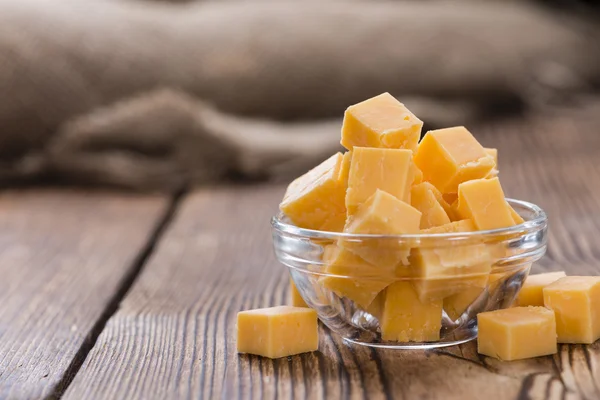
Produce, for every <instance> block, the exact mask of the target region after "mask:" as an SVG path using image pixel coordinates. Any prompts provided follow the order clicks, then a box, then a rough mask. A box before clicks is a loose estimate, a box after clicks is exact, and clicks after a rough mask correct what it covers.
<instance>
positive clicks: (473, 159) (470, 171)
mask: <svg viewBox="0 0 600 400" xmlns="http://www.w3.org/2000/svg"><path fill="white" fill-rule="evenodd" d="M414 161H415V164H417V167H419V168H420V169H421V171H423V179H424V180H425V181H427V182H431V183H432V184H433V185H434V186H435V187H437V188H438V189H439V190H440V191H441V192H442V193H456V192H457V190H458V185H459V184H461V183H462V182H465V181H469V180H471V179H478V178H485V177H486V176H487V175H488V173H489V172H490V171H491V170H492V168H494V166H495V163H494V160H493V159H492V157H490V156H489V155H488V154H487V153H486V152H485V150H484V149H483V147H482V146H481V145H480V144H479V142H477V140H476V139H475V138H474V137H473V135H472V134H471V132H469V131H468V130H467V129H466V128H465V127H463V126H458V127H454V128H447V129H439V130H435V131H429V132H427V134H425V137H423V140H422V141H421V143H420V144H419V148H418V150H417V152H416V153H415V158H414Z"/></svg>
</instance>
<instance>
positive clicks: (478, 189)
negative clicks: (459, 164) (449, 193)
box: [458, 178, 515, 230]
mask: <svg viewBox="0 0 600 400" xmlns="http://www.w3.org/2000/svg"><path fill="white" fill-rule="evenodd" d="M458 215H459V216H460V218H462V219H467V218H468V219H472V220H473V222H474V223H475V226H476V227H477V229H478V230H487V229H497V228H506V227H509V226H513V225H515V222H514V220H513V217H512V216H511V213H510V210H509V208H508V207H507V203H506V200H505V199H504V192H503V191H502V187H501V186H500V181H499V180H498V178H491V179H475V180H472V181H469V182H464V183H462V184H461V185H460V186H459V187H458Z"/></svg>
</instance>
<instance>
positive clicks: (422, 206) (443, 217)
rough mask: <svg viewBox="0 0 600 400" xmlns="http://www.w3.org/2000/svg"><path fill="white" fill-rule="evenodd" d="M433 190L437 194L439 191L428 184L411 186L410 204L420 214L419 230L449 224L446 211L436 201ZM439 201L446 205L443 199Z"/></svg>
mask: <svg viewBox="0 0 600 400" xmlns="http://www.w3.org/2000/svg"><path fill="white" fill-rule="evenodd" d="M434 190H435V191H436V192H437V193H439V191H438V190H437V189H436V188H435V187H434V186H433V185H432V184H430V183H429V182H423V183H420V184H418V185H415V186H413V187H412V189H411V192H410V194H411V198H410V203H411V205H412V206H413V207H414V208H416V209H417V210H419V211H420V212H421V214H422V217H421V225H420V227H421V229H427V228H431V227H434V226H440V225H445V224H449V223H450V217H448V214H447V213H446V210H445V209H444V207H443V206H442V204H441V203H440V201H439V200H438V197H437V196H436V194H435V193H434ZM440 198H441V193H440ZM441 200H442V201H443V202H444V203H446V202H445V201H444V199H443V198H442V199H441Z"/></svg>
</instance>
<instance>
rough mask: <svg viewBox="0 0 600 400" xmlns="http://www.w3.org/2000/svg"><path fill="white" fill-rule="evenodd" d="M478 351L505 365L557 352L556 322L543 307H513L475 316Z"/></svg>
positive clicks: (550, 312)
mask: <svg viewBox="0 0 600 400" xmlns="http://www.w3.org/2000/svg"><path fill="white" fill-rule="evenodd" d="M477 325H478V336H477V351H478V352H479V353H481V354H484V355H486V356H489V357H494V358H498V359H500V360H504V361H511V360H520V359H523V358H531V357H539V356H545V355H550V354H554V353H556V352H557V345H556V319H555V317H554V313H553V312H552V310H548V309H547V308H544V307H513V308H507V309H504V310H496V311H488V312H484V313H480V314H478V315H477Z"/></svg>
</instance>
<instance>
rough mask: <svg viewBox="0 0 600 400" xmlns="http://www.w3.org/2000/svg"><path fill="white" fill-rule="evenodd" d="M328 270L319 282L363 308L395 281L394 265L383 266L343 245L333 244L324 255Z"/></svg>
mask: <svg viewBox="0 0 600 400" xmlns="http://www.w3.org/2000/svg"><path fill="white" fill-rule="evenodd" d="M323 262H324V263H325V265H326V268H325V272H326V273H327V274H331V275H336V276H323V277H321V278H319V283H320V284H321V285H322V286H323V287H325V288H326V289H329V290H331V291H333V292H334V293H335V294H337V295H338V296H340V297H346V298H348V299H350V300H352V301H354V302H355V303H356V304H358V305H359V306H360V307H362V308H363V309H367V307H368V306H369V305H370V304H371V303H372V302H373V299H374V298H375V297H376V296H377V294H378V293H379V292H381V291H382V290H383V289H385V287H386V286H388V285H389V284H390V283H391V282H393V281H394V279H395V276H394V269H393V268H387V269H385V268H380V267H378V266H375V265H371V264H369V263H367V262H366V261H365V260H363V259H362V258H360V257H359V256H357V255H355V254H354V253H352V252H350V251H349V250H346V249H344V248H342V247H339V246H336V245H333V246H332V247H330V249H329V250H328V251H327V252H326V254H325V256H324V257H323Z"/></svg>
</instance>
